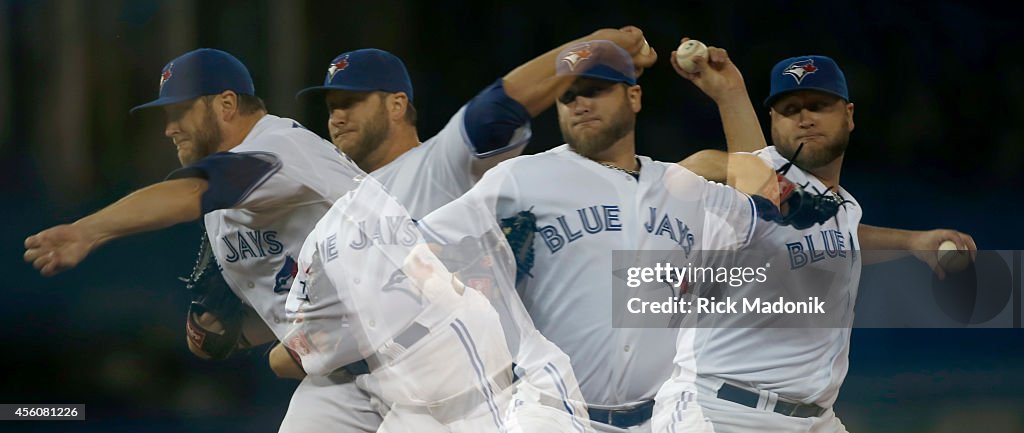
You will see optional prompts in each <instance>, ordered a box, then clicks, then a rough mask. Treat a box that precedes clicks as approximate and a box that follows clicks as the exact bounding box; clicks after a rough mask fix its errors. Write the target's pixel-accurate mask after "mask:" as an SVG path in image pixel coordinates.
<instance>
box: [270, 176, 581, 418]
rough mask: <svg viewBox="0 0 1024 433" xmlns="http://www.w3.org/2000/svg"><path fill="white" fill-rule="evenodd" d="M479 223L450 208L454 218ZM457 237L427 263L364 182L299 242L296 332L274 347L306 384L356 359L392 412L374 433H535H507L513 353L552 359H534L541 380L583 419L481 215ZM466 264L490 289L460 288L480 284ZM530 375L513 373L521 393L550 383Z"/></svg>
mask: <svg viewBox="0 0 1024 433" xmlns="http://www.w3.org/2000/svg"><path fill="white" fill-rule="evenodd" d="M482 213H483V212H482V211H474V210H473V209H467V208H459V214H460V216H474V215H480V214H482ZM386 227H395V228H398V229H397V230H395V231H393V232H390V231H389V230H387V229H385V228H386ZM441 229H442V230H445V228H444V227H443V226H441ZM445 231H448V230H445ZM459 232H461V233H467V234H469V235H468V236H467V237H465V238H463V239H461V240H460V242H453V243H450V244H448V243H446V244H444V245H443V246H439V247H438V249H439V251H440V252H441V255H440V256H435V254H434V252H433V251H435V250H432V249H431V248H430V247H428V246H427V244H426V243H425V242H424V240H423V239H422V238H421V237H420V236H419V229H418V228H417V227H416V224H415V223H414V222H413V221H412V219H411V218H410V217H409V215H408V214H407V213H406V212H405V209H404V208H403V207H402V206H401V205H400V204H398V202H397V200H396V199H395V198H394V197H392V196H390V195H389V194H388V193H387V192H386V191H385V190H384V189H383V187H382V186H381V185H380V184H378V183H377V182H376V181H374V180H373V179H372V178H367V179H366V180H364V181H363V182H362V184H361V185H360V187H359V188H357V189H356V190H355V191H353V192H352V193H350V194H349V195H346V196H345V197H343V198H342V199H341V200H339V201H338V202H336V203H335V205H334V207H332V208H331V210H330V211H329V212H328V214H327V215H326V216H325V217H324V218H323V219H321V220H320V222H319V223H318V224H317V226H316V228H315V229H314V230H313V232H312V233H311V234H310V236H309V238H308V239H307V241H306V243H305V245H304V247H303V250H302V253H301V254H300V257H299V265H300V267H301V268H302V269H303V270H302V271H301V273H300V275H299V277H298V279H297V280H296V283H295V287H294V289H293V290H292V292H291V293H290V295H289V300H288V311H289V314H290V315H292V317H293V318H294V322H293V323H294V326H293V329H292V332H291V334H290V335H289V336H288V338H287V339H285V340H284V343H285V344H286V345H287V346H288V347H289V348H290V349H291V350H292V351H293V353H295V354H296V355H297V356H296V357H297V359H298V360H299V361H300V362H301V366H302V367H303V368H304V369H306V370H307V371H308V372H309V373H310V374H311V375H324V374H328V373H329V372H331V371H334V370H335V369H337V368H339V367H341V366H344V365H347V364H350V363H352V362H355V361H357V360H361V359H366V361H367V362H368V364H370V367H371V369H372V373H371V374H369V375H366V376H361V378H364V377H369V378H371V379H373V380H374V385H375V387H376V388H377V389H379V391H378V392H379V394H380V395H381V397H382V399H383V400H385V401H387V402H388V404H389V406H390V410H389V411H388V412H387V414H386V416H385V417H384V420H383V422H382V424H381V427H380V430H379V431H382V432H404V431H409V432H412V431H417V432H423V431H439V432H443V431H466V432H482V431H483V432H486V431H494V432H499V431H508V430H513V431H533V430H517V429H515V428H514V426H512V425H510V424H511V422H510V421H511V420H508V421H507V420H506V412H507V411H508V410H509V402H510V398H511V394H512V362H513V353H516V354H517V355H516V358H517V359H519V360H527V361H533V360H535V359H537V358H538V354H537V353H535V352H531V353H530V356H529V359H526V358H527V357H526V356H525V355H524V356H520V354H523V353H526V352H528V351H536V350H538V349H540V350H548V351H550V352H549V353H548V354H546V355H543V358H545V359H546V361H545V362H547V365H546V366H545V367H546V368H547V369H556V368H558V366H557V365H556V364H555V363H557V364H560V365H561V369H560V371H561V372H565V373H568V375H565V376H563V375H558V376H556V379H557V382H556V383H558V384H559V385H561V386H562V388H561V390H562V391H563V392H565V393H567V394H566V395H571V396H572V399H569V398H565V399H560V400H558V401H559V402H571V404H572V405H573V406H572V407H575V408H577V409H578V410H579V411H580V413H586V409H585V407H580V404H581V400H579V399H580V397H579V391H578V388H577V387H576V385H575V379H574V378H573V377H572V375H571V370H569V366H568V357H566V356H565V355H564V354H562V353H561V352H559V351H557V348H555V347H554V346H552V345H550V344H549V343H548V344H547V345H546V347H543V348H542V347H540V346H538V345H536V344H535V343H536V341H533V340H532V338H533V337H534V336H535V335H536V334H535V331H534V330H532V324H530V322H529V317H528V316H527V315H526V313H525V310H524V309H523V308H522V306H521V304H519V303H518V296H517V295H516V292H515V289H514V286H513V278H512V276H514V275H515V272H514V269H515V262H514V260H513V259H512V254H511V251H509V250H508V248H507V247H504V248H501V247H502V246H504V245H505V244H504V243H499V242H498V241H499V240H501V239H504V238H503V236H502V234H501V231H500V229H499V228H498V226H497V224H496V223H495V222H494V220H493V219H490V218H487V217H486V216H484V217H478V218H471V219H468V220H461V219H460V226H459ZM392 233H395V234H397V236H392V235H391V234H392ZM439 257H440V258H439ZM481 257H486V259H483V260H481ZM476 265H482V266H484V267H486V268H488V269H493V271H490V270H482V273H484V274H490V278H488V281H491V282H493V284H488V285H487V286H481V285H480V284H479V278H474V279H469V278H465V275H475V276H477V277H479V276H481V272H480V271H481V270H480V269H476V270H475V271H471V270H470V268H474V267H478V266H476ZM448 269H453V270H458V275H456V274H454V273H452V272H449V270H448ZM462 279H465V280H466V281H467V282H468V283H472V285H470V284H465V283H463V282H462V281H461V280H462ZM474 286H478V287H483V290H480V289H478V288H477V287H474ZM492 303H493V305H492ZM552 361H553V362H552ZM529 370H530V366H525V368H524V366H523V365H522V364H521V365H520V368H519V371H520V372H521V373H520V376H521V379H520V382H519V383H520V384H522V383H523V382H527V381H528V382H530V383H536V384H538V385H539V386H544V384H545V383H548V382H549V378H550V375H547V374H545V375H543V376H542V377H541V378H540V379H541V380H539V381H538V380H535V379H534V377H533V375H534V373H535V372H534V371H529ZM523 372H525V374H524V373H523ZM551 388H552V389H553V388H554V387H551ZM554 392H556V394H555V395H558V394H557V391H554ZM563 404H564V403H563ZM583 420H585V418H583ZM577 423H578V425H579V427H580V428H584V427H585V425H584V424H583V423H582V420H577ZM520 424H522V423H520Z"/></svg>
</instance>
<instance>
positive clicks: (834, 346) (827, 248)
mask: <svg viewBox="0 0 1024 433" xmlns="http://www.w3.org/2000/svg"><path fill="white" fill-rule="evenodd" d="M755 154H756V155H758V156H759V157H761V158H762V159H763V160H765V161H766V162H767V163H768V164H769V165H771V166H772V167H773V168H779V167H781V166H783V165H784V164H786V163H787V162H789V161H788V160H786V159H785V158H783V157H782V155H780V154H779V152H778V150H776V149H775V147H774V146H769V147H767V148H765V149H761V150H759V151H757V152H755ZM786 178H788V179H789V180H790V181H792V182H794V183H796V184H799V185H805V184H807V185H809V186H808V190H810V191H813V190H814V189H817V190H818V191H824V190H825V185H824V184H822V183H821V181H820V180H818V179H817V178H816V177H814V176H812V175H809V174H807V173H806V172H805V171H803V170H801V169H800V168H799V167H797V166H795V165H793V166H792V168H791V169H790V170H789V171H788V172H787V174H786ZM838 192H839V194H840V196H842V198H843V199H845V200H848V201H849V203H847V204H846V205H845V206H843V207H841V208H840V209H839V213H838V215H837V216H836V218H833V219H830V220H828V221H826V222H825V223H824V224H821V225H818V226H814V227H811V228H808V229H804V230H797V229H795V228H793V227H791V226H779V225H773V224H771V225H770V224H765V225H764V226H765V227H763V229H764V230H763V233H762V231H761V230H759V233H758V236H757V237H756V238H755V239H754V241H752V245H753V246H754V247H756V248H759V249H760V248H764V247H766V246H768V247H770V248H773V249H778V250H780V251H786V252H787V253H788V256H789V258H790V260H789V261H790V263H789V264H788V265H789V269H788V272H789V274H790V275H789V277H790V279H791V281H792V282H793V284H799V285H800V286H801V287H817V286H822V285H823V284H829V283H825V282H824V281H823V280H824V278H822V276H823V275H828V276H829V277H830V278H831V281H830V284H829V287H821V289H822V290H826V289H828V290H832V291H836V290H838V291H839V292H840V296H830V299H833V300H839V301H845V305H841V306H839V307H841V308H838V309H835V310H832V311H831V312H830V314H837V313H838V314H843V315H844V316H843V317H842V318H841V319H837V320H836V322H837V323H846V324H850V323H852V322H853V307H854V302H855V301H856V299H857V287H858V284H859V282H860V261H859V258H858V256H859V254H858V250H859V249H860V247H859V245H860V244H859V241H858V238H857V227H858V225H859V224H860V219H861V215H862V211H861V208H860V205H859V204H858V203H857V201H856V199H854V197H853V195H851V194H850V193H849V192H848V191H846V190H845V189H843V188H842V187H840V188H839V190H838ZM758 287H759V286H758V285H757V284H752V285H748V286H744V287H740V288H739V289H738V290H736V292H735V293H736V294H737V295H738V296H745V295H751V294H752V293H751V292H752V291H755V290H757V289H758ZM803 291H804V292H806V290H803ZM753 296H756V295H753ZM840 298H841V299H840ZM697 339H698V341H697V345H698V347H700V348H701V349H700V351H699V352H698V353H697V373H698V374H700V375H710V376H715V377H718V378H721V379H725V380H727V381H730V382H732V383H737V384H745V385H747V386H752V387H755V388H757V389H761V390H765V391H772V392H776V393H778V394H779V395H780V396H783V397H786V398H789V399H795V400H798V401H800V402H803V403H814V404H817V405H819V406H822V407H829V406H831V405H832V403H833V402H835V400H836V397H837V396H838V392H839V387H840V385H842V382H843V379H844V378H845V377H846V372H847V369H848V368H849V362H848V361H849V360H848V355H849V343H850V329H849V328H827V329H822V328H818V329H780V328H776V329H751V328H702V329H700V332H698V337H697Z"/></svg>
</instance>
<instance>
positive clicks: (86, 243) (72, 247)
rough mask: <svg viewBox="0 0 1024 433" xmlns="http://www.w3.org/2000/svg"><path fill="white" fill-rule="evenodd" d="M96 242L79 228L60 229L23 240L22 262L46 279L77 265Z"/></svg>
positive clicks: (67, 226) (47, 230)
mask: <svg viewBox="0 0 1024 433" xmlns="http://www.w3.org/2000/svg"><path fill="white" fill-rule="evenodd" d="M95 245H96V241H95V240H94V239H92V238H91V237H90V236H88V235H87V233H86V232H85V230H83V229H82V228H81V227H80V226H76V225H73V224H65V225H59V226H56V227H52V228H49V229H46V230H43V231H41V232H39V233H37V234H35V235H33V236H29V237H28V238H27V239H25V256H24V257H25V261H26V262H28V263H31V264H32V266H33V267H35V268H36V269H37V270H39V273H40V274H42V275H43V276H46V277H49V276H53V275H56V274H57V273H59V272H62V271H65V270H68V269H71V268H73V267H75V266H77V265H78V263H80V262H81V261H82V260H83V259H85V256H87V255H89V252H90V251H92V249H93V248H94V246H95Z"/></svg>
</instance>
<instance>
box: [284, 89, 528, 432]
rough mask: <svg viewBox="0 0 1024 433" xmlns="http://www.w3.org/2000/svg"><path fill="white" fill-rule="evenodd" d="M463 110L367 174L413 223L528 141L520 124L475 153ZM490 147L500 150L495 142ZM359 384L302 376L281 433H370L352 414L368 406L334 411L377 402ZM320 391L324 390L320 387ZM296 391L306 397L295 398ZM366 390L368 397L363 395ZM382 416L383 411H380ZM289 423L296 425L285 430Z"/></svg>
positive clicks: (371, 387) (369, 387) (370, 387)
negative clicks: (481, 167) (478, 167)
mask: <svg viewBox="0 0 1024 433" xmlns="http://www.w3.org/2000/svg"><path fill="white" fill-rule="evenodd" d="M466 109H467V106H463V107H462V108H461V109H460V110H459V111H458V112H457V113H455V115H453V116H452V118H451V119H450V120H449V121H448V123H447V124H446V125H445V127H444V128H443V129H442V130H441V131H440V132H438V133H437V135H435V136H434V137H431V138H430V139H428V140H427V141H425V142H423V143H421V144H420V145H418V146H417V147H415V148H413V149H410V150H409V151H407V152H405V153H404V154H402V155H401V156H399V157H398V158H396V159H395V160H394V161H391V162H390V163H388V164H387V165H385V166H383V167H381V168H379V169H377V170H375V171H374V172H373V173H372V177H373V178H374V179H376V180H377V181H378V182H380V183H381V184H383V185H384V186H385V187H386V188H387V189H388V191H389V192H390V193H391V194H392V195H394V196H395V197H396V198H397V200H398V202H399V203H400V204H402V205H403V206H405V208H406V210H407V212H408V214H409V215H410V216H411V217H412V218H414V219H419V218H422V217H423V216H424V215H426V214H427V213H429V212H430V211H433V210H434V209H437V208H438V207H440V206H442V205H444V204H446V203H448V202H449V201H451V200H453V199H455V198H456V197H459V196H461V195H462V194H463V193H465V192H466V191H467V190H468V189H469V188H470V187H471V186H472V185H473V184H474V183H475V182H476V176H475V175H474V174H473V167H474V164H479V163H481V162H484V161H485V160H486V159H489V158H492V157H493V158H505V157H507V156H508V155H510V154H511V153H507V152H514V151H515V149H516V148H521V147H522V146H525V145H526V143H527V141H528V140H529V138H530V134H531V133H530V125H529V123H526V124H525V125H523V126H521V127H519V128H517V129H516V130H515V132H514V133H513V134H512V135H511V136H510V138H509V141H508V142H507V143H504V146H501V147H498V148H496V149H493V150H490V151H488V152H485V153H480V152H477V151H476V150H475V147H474V146H473V145H472V144H471V141H470V139H469V136H468V134H467V132H466V131H467V125H466V121H467V119H466ZM498 118H499V119H500V118H501V116H499V117H498ZM475 126H476V127H480V125H475ZM496 145H499V146H500V143H496ZM311 226H312V225H311ZM344 349H348V348H344ZM339 352H344V353H345V354H346V356H349V355H352V354H353V352H351V351H347V350H343V349H342V348H339ZM352 360H353V361H355V360H356V359H352ZM359 383H360V387H361V388H363V389H365V392H362V394H359V393H356V392H353V391H351V390H349V389H347V388H349V387H351V386H354V385H353V384H351V383H349V384H343V385H339V384H332V383H331V382H330V381H323V380H321V379H318V378H316V377H314V376H308V377H307V378H306V379H304V380H303V384H302V386H300V387H299V389H298V390H297V391H296V394H297V395H296V397H295V398H293V401H294V400H296V399H298V400H301V401H302V402H303V406H304V407H303V408H294V406H292V407H289V413H288V416H286V418H285V425H283V426H282V430H281V431H282V433H291V432H293V431H295V432H298V431H305V429H308V428H304V427H302V426H304V425H305V424H303V423H308V422H309V421H306V419H309V418H312V417H315V418H316V419H318V420H322V421H321V422H320V423H317V424H314V425H316V426H317V429H318V430H332V429H334V430H337V429H349V430H352V431H357V430H358V431H375V430H376V429H377V425H379V424H380V420H379V419H378V420H373V419H371V417H369V416H362V415H363V414H361V413H357V412H358V411H357V410H356V409H358V408H362V407H366V406H369V404H368V403H364V402H358V403H357V402H354V401H351V402H350V403H346V405H347V406H346V407H345V410H339V409H338V407H337V405H338V403H337V401H339V400H344V401H350V400H353V396H360V397H361V398H364V399H365V398H372V399H375V400H377V399H378V397H380V394H382V390H381V389H379V386H376V383H377V382H376V381H372V380H366V378H365V377H363V378H361V380H360V382H359ZM325 387H326V388H327V389H321V388H325ZM300 392H301V393H305V394H308V396H300V395H298V394H299V393H300ZM367 392H369V393H371V394H373V395H372V396H370V395H367ZM389 404H390V402H383V403H381V405H382V406H387V405H389ZM347 412H352V413H347ZM384 412H385V410H382V411H381V413H384ZM325 413H329V414H331V415H330V416H331V417H332V418H328V417H327V416H325V415H323V414H325ZM396 416H397V414H396V415H392V417H391V418H390V422H392V423H393V422H395V420H396V419H404V418H401V417H397V418H396ZM413 422H415V421H413ZM293 425H294V426H297V427H295V428H291V427H292V426H293ZM286 427H289V428H286ZM392 428H393V427H392Z"/></svg>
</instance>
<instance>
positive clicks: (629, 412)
mask: <svg viewBox="0 0 1024 433" xmlns="http://www.w3.org/2000/svg"><path fill="white" fill-rule="evenodd" d="M587 412H590V420H591V421H597V422H600V423H604V424H608V425H613V426H615V427H619V428H628V427H633V426H635V425H640V424H643V423H644V422H646V421H647V420H649V419H651V414H653V413H654V400H647V401H646V402H644V403H643V404H641V405H639V406H636V407H633V408H629V409H596V408H593V407H591V408H588V409H587Z"/></svg>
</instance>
